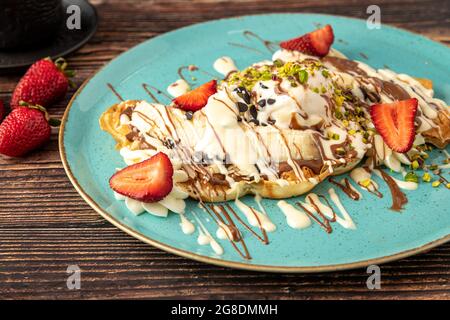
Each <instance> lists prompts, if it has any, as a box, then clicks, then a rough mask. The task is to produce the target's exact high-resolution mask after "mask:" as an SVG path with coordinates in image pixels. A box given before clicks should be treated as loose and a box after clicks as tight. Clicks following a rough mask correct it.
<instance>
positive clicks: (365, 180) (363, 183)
mask: <svg viewBox="0 0 450 320" xmlns="http://www.w3.org/2000/svg"><path fill="white" fill-rule="evenodd" d="M371 182H372V181H371V180H370V178H369V179H364V180H362V181H360V182H359V184H360V185H361V186H363V187H365V188H368V187H369V186H370V183H371Z"/></svg>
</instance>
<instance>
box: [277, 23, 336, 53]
mask: <svg viewBox="0 0 450 320" xmlns="http://www.w3.org/2000/svg"><path fill="white" fill-rule="evenodd" d="M333 41H334V34H333V28H332V27H331V26H330V25H329V24H327V25H326V26H325V27H323V28H322V29H318V30H315V31H312V32H310V33H307V34H305V35H303V36H301V37H298V38H294V39H290V40H287V41H283V42H281V43H280V47H281V48H283V49H286V50H293V51H300V52H303V53H306V54H309V55H312V56H318V57H323V56H326V55H327V54H328V52H329V51H330V47H331V45H332V44H333Z"/></svg>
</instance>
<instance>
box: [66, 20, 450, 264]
mask: <svg viewBox="0 0 450 320" xmlns="http://www.w3.org/2000/svg"><path fill="white" fill-rule="evenodd" d="M328 23H329V24H331V25H332V26H333V28H334V30H335V35H336V41H335V44H334V47H335V48H336V49H338V50H340V51H342V52H343V53H344V54H346V55H347V56H348V57H349V58H351V59H357V60H361V61H364V62H366V63H368V64H370V65H371V66H373V67H376V68H383V67H386V66H387V67H389V68H391V69H393V70H394V71H397V72H403V73H408V74H410V75H413V76H416V77H421V78H428V79H431V80H433V83H434V88H435V93H436V96H437V97H439V98H441V99H444V100H445V101H446V102H447V103H450V83H449V81H448V80H449V78H448V77H449V71H450V64H449V63H450V50H449V49H448V48H447V47H445V46H443V45H441V44H438V43H435V42H432V41H430V40H428V39H426V38H424V37H421V36H418V35H415V34H412V33H409V32H406V31H402V30H399V29H395V28H392V27H388V26H385V25H382V28H381V29H375V30H369V29H368V28H367V27H366V22H365V21H363V20H357V19H349V18H344V17H336V16H329V15H317V14H269V15H255V16H245V17H237V18H231V19H223V20H216V21H211V22H206V23H201V24H197V25H193V26H190V27H186V28H182V29H179V30H175V31H173V32H169V33H167V34H164V35H162V36H159V37H156V38H153V39H150V40H148V41H145V42H143V43H142V44H140V45H138V46H136V47H134V48H133V49H131V50H129V51H127V52H126V53H124V54H122V55H120V56H119V57H118V58H116V59H114V60H113V61H112V62H111V63H109V64H108V65H107V66H106V67H104V68H103V69H102V70H100V71H99V72H98V73H97V74H96V75H95V76H94V77H93V78H92V79H90V80H89V81H88V82H86V83H85V84H84V85H83V87H82V88H80V90H79V91H78V92H77V94H76V95H75V96H74V97H73V99H72V101H71V102H70V104H69V106H68V108H67V111H66V113H65V115H64V119H63V120H64V121H63V126H62V127H61V132H60V151H61V157H62V160H63V163H64V166H65V169H66V171H67V174H68V176H69V178H70V179H71V181H72V183H73V184H74V186H75V188H76V189H77V190H78V192H79V193H80V194H81V195H82V197H83V198H84V199H85V200H86V201H87V202H88V203H89V204H90V205H91V206H92V207H93V208H94V209H95V210H96V211H98V212H99V213H100V214H101V215H102V216H103V217H105V218H106V219H107V220H108V221H110V222H111V223H113V224H114V225H116V226H117V227H119V228H120V229H122V230H124V231H125V232H127V233H129V234H131V235H132V236H134V237H136V238H138V239H140V240H142V241H145V242H147V243H149V244H151V245H154V246H155V247H158V248H161V249H163V250H166V251H169V252H172V253H174V254H178V255H181V256H184V257H187V258H191V259H195V260H199V261H203V262H207V263H212V264H217V265H222V266H229V267H235V268H242V269H251V270H260V271H277V272H312V271H331V270H342V269H349V268H355V267H363V266H367V265H369V264H374V263H383V262H387V261H392V260H395V259H399V258H402V257H406V256H409V255H412V254H415V253H418V252H421V251H424V250H427V249H429V248H431V247H434V246H436V245H439V244H441V243H444V242H445V241H448V240H449V239H450V209H449V208H450V198H449V195H450V193H449V192H450V190H447V189H446V188H445V187H444V186H441V187H440V188H432V187H431V186H430V184H424V183H423V184H420V186H419V189H418V190H416V191H411V192H406V194H407V196H408V199H409V203H408V204H407V205H406V208H405V210H403V211H402V212H401V213H397V212H393V211H391V210H389V207H390V202H391V200H390V196H389V191H388V188H387V186H386V185H385V184H384V182H382V181H378V182H379V184H380V186H381V191H382V192H383V194H385V197H384V198H383V199H378V198H376V197H374V196H372V195H371V194H367V193H364V199H363V200H361V201H352V200H349V199H348V198H347V197H345V196H344V195H343V194H342V193H341V191H340V190H338V191H337V192H338V193H339V194H340V195H341V197H340V198H341V200H342V201H343V204H344V206H345V207H346V208H347V210H348V212H349V213H350V215H351V216H352V218H353V219H354V221H355V223H356V225H357V229H356V230H347V229H344V228H342V227H340V225H337V224H335V225H334V228H333V229H334V231H333V233H331V234H327V233H325V232H324V231H323V230H322V229H321V228H320V227H319V225H317V224H314V225H313V226H312V227H310V228H307V229H303V230H295V229H292V228H290V227H289V226H288V225H287V223H286V220H285V217H284V215H283V214H282V213H281V212H280V211H279V209H278V208H277V206H276V201H272V200H264V205H265V207H266V209H267V211H268V213H269V215H270V218H271V219H272V221H273V222H274V223H275V224H276V226H277V231H275V232H274V233H270V234H269V237H270V244H269V245H263V244H261V243H260V242H259V241H258V240H257V239H255V238H254V237H251V236H250V234H248V233H244V237H245V239H247V240H246V243H247V245H248V247H249V250H250V252H251V254H252V257H253V259H252V260H245V259H242V258H241V257H240V256H239V255H238V254H237V252H236V251H235V250H234V249H233V248H232V247H231V245H230V243H229V242H227V241H222V240H221V241H220V243H221V245H222V246H223V248H224V251H225V253H224V254H223V255H222V256H217V255H216V254H214V252H213V251H212V250H211V248H210V247H209V246H200V245H198V244H197V233H195V234H194V235H185V234H183V233H182V232H181V230H180V226H179V217H178V216H177V215H176V214H171V215H169V217H168V218H167V219H164V218H158V217H155V216H152V215H150V214H143V215H140V216H135V215H133V214H132V213H130V212H129V211H128V210H127V208H126V207H125V205H124V203H123V202H121V201H116V200H115V199H114V196H113V194H112V192H111V190H110V188H109V187H108V179H109V177H110V176H111V175H112V174H113V173H114V171H115V168H117V167H123V166H124V162H123V161H122V158H121V157H120V155H119V153H118V152H117V150H115V149H114V145H115V143H114V141H113V139H112V138H111V137H110V135H109V134H107V133H105V132H103V131H101V130H100V128H99V125H98V119H99V117H100V115H101V113H102V112H103V111H105V110H106V109H107V108H108V107H109V106H110V105H112V104H114V103H116V102H117V97H116V96H115V95H114V94H113V93H112V92H111V90H109V89H108V87H107V83H111V84H112V85H113V86H114V88H115V89H116V90H117V92H118V93H119V94H120V95H122V96H123V98H125V99H148V96H147V94H146V92H145V91H144V90H143V88H142V83H144V82H145V83H150V84H152V85H153V86H156V87H158V88H161V89H164V90H165V88H167V86H168V85H169V84H170V83H172V82H173V81H175V80H176V79H178V75H177V69H178V67H179V66H182V65H190V64H194V65H197V66H199V67H200V68H201V69H203V70H205V71H207V72H209V73H212V74H216V73H215V71H214V69H213V68H212V64H213V62H214V61H215V60H216V59H217V58H219V57H221V56H224V55H227V56H230V57H232V58H233V59H234V60H235V62H236V64H237V66H238V67H239V68H244V67H246V66H247V65H249V64H250V63H252V62H256V61H260V60H264V59H270V58H271V53H270V52H269V51H268V50H267V49H266V47H265V46H264V45H263V44H262V43H261V42H260V41H258V40H257V39H256V38H254V37H246V36H245V35H244V33H243V31H245V30H250V31H252V32H254V33H256V34H257V35H259V36H261V37H262V38H264V39H269V40H272V41H275V42H276V41H280V40H283V39H288V38H291V37H294V36H296V35H299V34H302V33H305V32H308V31H310V30H312V29H314V28H316V27H317V26H318V25H324V24H328ZM125 36H126V34H124V37H125ZM235 44H238V45H235ZM246 46H250V47H252V48H254V49H255V48H256V50H254V49H252V50H250V49H248V48H246ZM216 75H217V76H218V77H219V76H220V75H219V74H216ZM195 76H196V77H197V78H198V80H197V81H198V83H202V82H204V81H207V80H208V79H210V77H211V76H208V75H206V74H204V73H200V72H197V73H196V74H195ZM163 100H164V99H163ZM165 101H167V100H165ZM431 158H432V160H433V161H434V162H436V163H438V162H439V163H440V161H442V159H444V155H443V153H442V152H440V151H435V152H434V153H433V154H432V156H431ZM448 173H449V172H448V170H446V172H444V175H446V176H448ZM375 179H377V178H375ZM329 187H330V186H329V183H328V182H324V183H322V184H320V185H319V186H318V187H317V188H316V189H315V192H316V193H323V194H326V190H327V189H328V188H329ZM300 198H301V199H303V197H300ZM245 201H246V202H248V203H249V204H250V203H253V201H254V200H253V198H252V197H247V198H245ZM188 202H189V203H188V208H187V216H188V218H190V219H193V216H192V214H191V213H190V211H191V210H195V211H197V213H198V214H201V212H200V211H199V209H198V208H197V207H196V202H195V201H188ZM289 202H291V203H292V202H293V200H292V199H291V200H289ZM203 221H204V223H205V225H206V227H207V228H208V229H209V231H210V232H211V233H215V230H216V226H215V225H214V222H213V221H210V222H206V221H205V219H203Z"/></svg>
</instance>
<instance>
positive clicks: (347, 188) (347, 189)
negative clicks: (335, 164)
mask: <svg viewBox="0 0 450 320" xmlns="http://www.w3.org/2000/svg"><path fill="white" fill-rule="evenodd" d="M328 181H329V182H331V183H332V184H334V185H335V186H337V187H339V189H341V190H342V191H343V192H344V193H345V194H346V195H347V196H348V197H349V198H350V199H352V200H356V201H357V200H359V199H360V198H361V197H360V195H359V193H358V192H356V191H355V190H353V188H352V187H351V184H350V181H349V180H348V178H344V183H340V182H338V181H336V180H334V179H333V178H332V177H330V178H328Z"/></svg>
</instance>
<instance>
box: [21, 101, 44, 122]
mask: <svg viewBox="0 0 450 320" xmlns="http://www.w3.org/2000/svg"><path fill="white" fill-rule="evenodd" d="M19 105H20V106H22V107H26V108H30V109H36V110H39V111H41V112H43V113H44V116H45V119H47V121H49V119H50V117H49V115H48V112H47V109H45V108H44V107H43V106H41V105H40V104H30V103H28V102H26V101H23V100H20V102H19Z"/></svg>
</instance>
